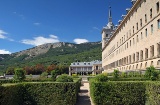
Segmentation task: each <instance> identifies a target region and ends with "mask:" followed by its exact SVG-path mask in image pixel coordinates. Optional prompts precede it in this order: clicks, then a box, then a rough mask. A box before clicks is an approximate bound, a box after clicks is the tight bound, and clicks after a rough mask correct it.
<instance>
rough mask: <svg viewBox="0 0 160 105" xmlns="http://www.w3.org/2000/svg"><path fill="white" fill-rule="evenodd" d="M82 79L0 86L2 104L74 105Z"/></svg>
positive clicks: (0, 101) (0, 103) (0, 102)
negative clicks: (65, 81) (66, 81)
mask: <svg viewBox="0 0 160 105" xmlns="http://www.w3.org/2000/svg"><path fill="white" fill-rule="evenodd" d="M79 88H80V80H78V81H77V82H72V83H71V82H68V83H54V82H48V83H47V82H46V83H41V82H39V83H19V84H15V85H9V86H1V87H0V92H1V93H0V105H74V104H75V103H76V101H77V96H78V91H79Z"/></svg>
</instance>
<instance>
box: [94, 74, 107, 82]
mask: <svg viewBox="0 0 160 105" xmlns="http://www.w3.org/2000/svg"><path fill="white" fill-rule="evenodd" d="M95 80H96V81H97V82H107V81H108V77H107V74H98V75H96V76H95Z"/></svg>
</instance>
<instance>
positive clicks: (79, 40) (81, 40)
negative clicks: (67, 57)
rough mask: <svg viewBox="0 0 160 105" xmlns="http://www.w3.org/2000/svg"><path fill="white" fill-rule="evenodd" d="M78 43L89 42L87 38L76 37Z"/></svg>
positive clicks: (75, 40)
mask: <svg viewBox="0 0 160 105" xmlns="http://www.w3.org/2000/svg"><path fill="white" fill-rule="evenodd" d="M73 41H74V42H75V43H76V44H81V43H86V42H89V41H88V40H87V39H80V38H76V39H74V40H73Z"/></svg>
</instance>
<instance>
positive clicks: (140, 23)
mask: <svg viewBox="0 0 160 105" xmlns="http://www.w3.org/2000/svg"><path fill="white" fill-rule="evenodd" d="M140 26H141V27H142V19H140Z"/></svg>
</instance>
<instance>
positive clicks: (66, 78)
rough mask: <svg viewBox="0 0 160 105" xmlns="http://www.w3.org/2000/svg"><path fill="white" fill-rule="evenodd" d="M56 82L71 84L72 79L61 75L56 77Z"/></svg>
mask: <svg viewBox="0 0 160 105" xmlns="http://www.w3.org/2000/svg"><path fill="white" fill-rule="evenodd" d="M56 82H73V78H72V77H71V76H68V75H67V74H62V75H60V76H58V78H57V79H56Z"/></svg>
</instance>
